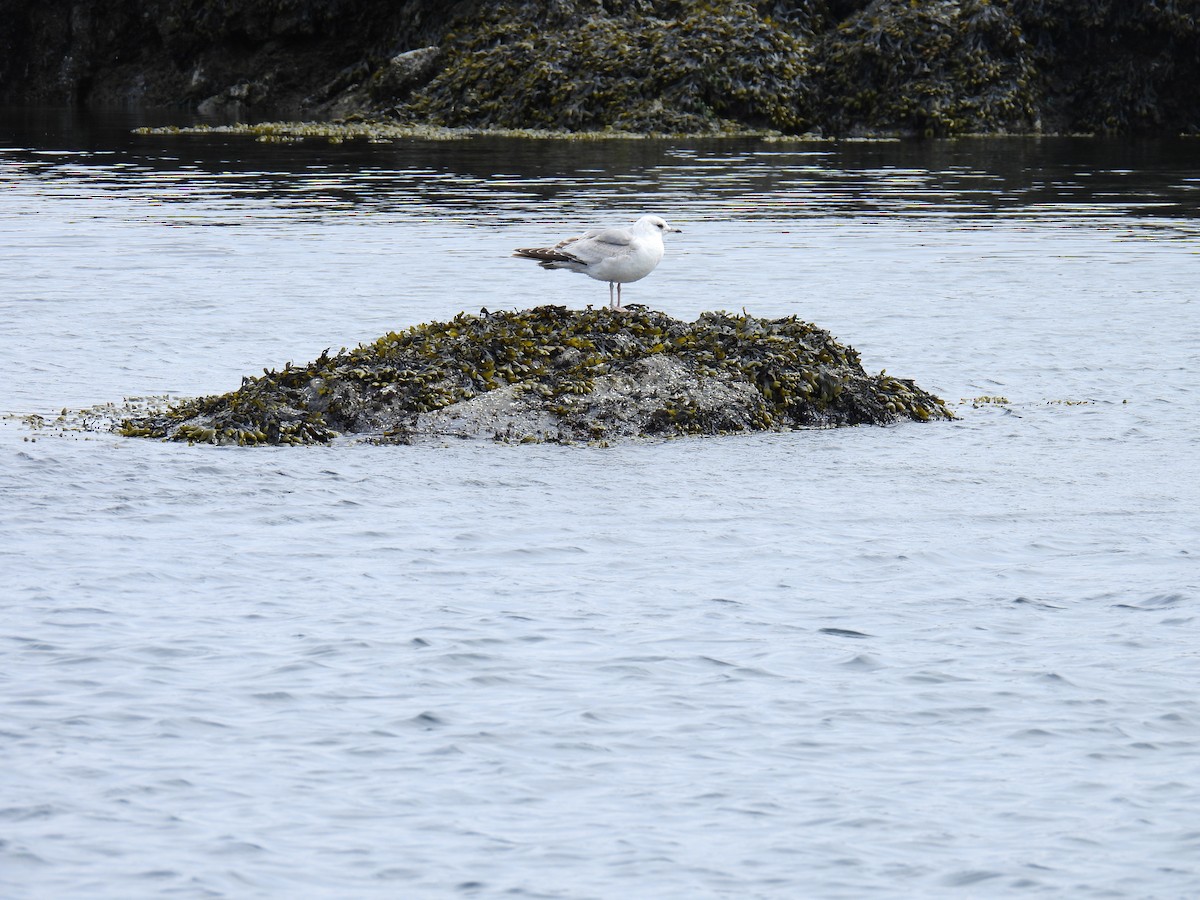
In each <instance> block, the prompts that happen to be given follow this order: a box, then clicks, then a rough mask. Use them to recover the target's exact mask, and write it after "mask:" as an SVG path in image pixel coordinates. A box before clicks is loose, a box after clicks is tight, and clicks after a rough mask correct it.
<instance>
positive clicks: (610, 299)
mask: <svg viewBox="0 0 1200 900" xmlns="http://www.w3.org/2000/svg"><path fill="white" fill-rule="evenodd" d="M612 289H613V283H612V282H611V281H610V282H609V283H608V308H609V309H616V307H615V306H613V290H612Z"/></svg>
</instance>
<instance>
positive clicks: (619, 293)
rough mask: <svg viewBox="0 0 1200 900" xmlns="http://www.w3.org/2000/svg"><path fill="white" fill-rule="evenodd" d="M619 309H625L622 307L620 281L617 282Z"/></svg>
mask: <svg viewBox="0 0 1200 900" xmlns="http://www.w3.org/2000/svg"><path fill="white" fill-rule="evenodd" d="M617 309H624V307H623V306H621V282H619V281H618V282H617Z"/></svg>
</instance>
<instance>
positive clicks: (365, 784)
mask: <svg viewBox="0 0 1200 900" xmlns="http://www.w3.org/2000/svg"><path fill="white" fill-rule="evenodd" d="M147 120H149V121H161V120H159V119H155V118H153V117H142V118H138V117H136V116H129V117H121V116H107V117H101V118H99V119H96V120H93V121H81V120H79V119H77V118H73V117H70V116H67V115H65V114H61V115H60V114H55V113H52V112H51V113H47V112H38V113H21V114H15V113H14V114H9V115H7V116H6V117H5V118H3V120H2V121H3V132H0V137H2V140H0V144H2V146H3V150H0V167H2V168H0V178H2V180H3V182H2V184H0V284H3V286H4V287H3V291H2V293H0V358H2V359H3V360H4V363H5V369H6V372H7V373H8V376H9V377H8V380H7V385H6V387H7V392H6V397H5V399H4V401H3V403H2V404H0V409H2V411H3V412H5V413H11V414H22V415H23V414H27V413H32V412H38V413H43V414H48V415H49V414H55V413H57V412H58V410H59V409H61V408H62V407H81V406H85V405H89V404H93V403H102V402H107V401H114V400H120V399H121V398H122V397H126V396H141V395H151V394H163V393H170V394H174V395H196V394H201V393H210V392H218V391H224V390H227V389H229V388H231V387H235V386H236V385H237V384H238V383H239V382H240V378H241V376H242V375H244V374H252V373H255V372H257V371H259V370H260V369H261V368H262V367H264V366H277V365H281V364H282V363H284V362H286V361H288V360H293V361H297V362H301V361H306V360H309V359H312V358H314V357H315V356H317V355H319V353H320V352H321V350H323V349H324V348H326V347H332V348H333V349H335V350H336V349H337V348H338V347H340V346H353V345H354V344H356V343H357V342H358V341H361V340H370V339H372V338H374V337H376V336H378V335H379V334H382V333H384V332H385V331H388V330H392V329H395V328H399V327H402V326H406V325H409V324H413V323H417V322H421V321H427V320H430V319H442V318H446V317H448V316H451V315H453V314H454V313H456V312H458V311H459V310H462V309H466V310H468V311H471V310H474V309H477V308H478V307H480V306H487V307H488V308H490V309H503V308H522V307H524V306H527V305H530V304H532V303H535V302H552V303H564V304H568V305H571V306H577V307H578V306H582V305H584V304H585V303H588V302H592V303H595V304H600V303H603V302H605V301H606V300H607V290H606V289H605V287H604V285H602V284H599V283H596V282H591V281H589V280H587V279H583V278H579V277H577V276H573V275H570V274H568V273H559V272H556V273H547V272H543V271H541V270H539V269H537V268H536V267H535V266H531V265H527V264H524V263H522V262H521V261H520V260H512V259H509V258H508V257H507V254H508V252H509V251H510V249H511V248H512V247H515V246H523V245H528V244H530V243H537V242H540V241H543V240H548V239H551V238H554V237H557V236H560V235H565V234H570V233H572V231H573V230H575V229H577V228H579V227H582V226H584V225H590V224H593V223H598V222H610V221H611V222H622V221H626V220H629V221H631V220H632V218H633V217H634V216H635V215H636V214H638V213H641V212H657V213H661V214H664V215H666V216H667V217H668V219H669V220H670V221H671V222H672V223H673V224H676V225H679V226H681V227H682V228H684V229H685V232H684V234H682V235H672V238H674V241H673V242H672V243H671V244H670V245H669V247H668V255H667V257H666V259H665V260H664V262H663V264H662V265H661V266H660V267H659V269H658V270H657V271H656V272H655V273H654V274H653V275H652V276H650V278H648V279H646V280H645V281H642V282H639V283H638V284H636V285H632V286H630V288H629V290H628V292H627V294H626V299H627V301H642V302H649V303H651V304H652V305H654V306H655V307H657V308H660V309H663V310H665V311H667V312H670V313H672V314H674V315H677V316H679V317H681V318H692V317H694V316H695V315H696V314H698V313H699V312H700V311H702V310H705V309H720V308H726V309H731V310H737V309H740V308H741V307H742V306H746V307H747V308H748V309H750V311H751V312H753V313H756V314H759V315H770V316H776V315H788V314H793V313H795V314H799V315H801V316H803V317H804V318H807V319H810V320H812V321H815V322H817V323H819V324H821V325H823V326H825V327H828V328H829V329H830V330H831V331H832V332H833V333H834V334H835V335H836V336H838V337H839V338H840V339H841V340H843V341H845V342H847V343H849V344H851V345H853V346H854V347H856V348H857V349H858V350H859V351H860V352H861V353H862V355H863V358H864V364H865V365H866V366H867V368H868V369H871V370H878V369H880V368H885V367H886V368H887V369H888V371H889V372H892V373H893V374H897V375H900V376H902V377H911V378H914V379H916V380H917V382H918V383H919V384H921V385H922V386H923V387H926V388H928V389H930V390H933V391H935V392H936V393H938V394H939V395H941V396H943V397H945V398H946V399H948V400H950V401H951V402H952V404H953V406H954V408H955V410H956V412H957V413H958V415H959V417H960V418H959V420H958V421H956V422H954V423H949V424H936V425H904V426H897V427H893V428H886V429H876V428H860V429H848V430H836V431H815V432H806V433H795V434H787V435H758V436H744V437H732V438H721V439H696V440H679V441H672V442H665V443H649V444H637V445H630V446H621V447H614V448H609V449H601V448H589V447H567V448H561V447H553V446H517V447H509V446H491V445H477V444H473V443H470V444H456V445H451V446H446V447H420V448H403V447H369V446H361V445H354V446H346V445H342V446H334V447H330V448H299V449H286V450H285V449H279V450H276V449H244V450H243V449H238V448H211V447H186V446H179V445H165V444H160V443H156V442H150V441H138V440H125V439H121V438H117V437H114V436H108V435H102V434H68V435H55V434H51V433H48V432H44V431H43V432H37V431H31V430H30V429H29V428H28V427H27V426H25V425H24V424H22V422H21V421H20V420H19V419H16V418H8V419H4V420H0V454H3V458H4V465H3V466H2V467H0V496H2V497H3V504H2V506H0V565H2V567H3V571H4V573H5V575H4V584H5V589H4V595H3V596H4V602H3V604H2V606H0V654H2V657H0V659H2V664H0V685H2V689H0V889H2V891H0V892H2V893H3V894H4V895H5V896H6V897H13V898H45V897H54V898H76V897H79V898H82V897H87V898H99V897H113V898H123V897H131V896H137V897H159V896H162V897H239V898H241V897H318V898H320V897H328V898H334V897H339V898H340V897H347V896H353V897H396V896H405V897H443V896H459V895H462V896H478V897H492V896H528V897H552V898H592V897H603V898H608V897H647V898H651V897H654V898H657V897H730V898H747V897H765V898H775V897H779V898H793V897H830V898H841V897H845V898H863V897H913V896H965V897H993V896H996V897H1005V896H1022V897H1024V896H1030V895H1046V896H1064V895H1067V896H1072V897H1187V896H1194V895H1196V894H1197V893H1200V864H1198V863H1197V862H1196V860H1197V859H1200V853H1198V852H1197V851H1200V826H1198V825H1197V819H1196V812H1195V811H1196V809H1197V808H1198V806H1200V700H1198V699H1197V695H1196V691H1195V683H1196V678H1197V675H1198V674H1200V661H1198V658H1197V652H1196V649H1195V648H1196V646H1197V640H1196V638H1197V624H1198V623H1197V618H1196V611H1195V607H1196V604H1197V602H1198V600H1200V575H1198V573H1197V553H1198V552H1200V551H1198V549H1197V548H1198V547H1200V540H1198V538H1200V534H1198V532H1200V526H1198V524H1197V522H1198V519H1197V516H1196V509H1197V507H1198V506H1200V488H1198V487H1197V485H1200V471H1198V464H1197V462H1196V460H1197V458H1198V457H1200V454H1198V453H1197V450H1198V449H1200V448H1198V447H1197V437H1196V429H1195V425H1194V413H1195V410H1196V404H1195V400H1194V384H1193V381H1194V379H1193V373H1194V371H1195V370H1196V368H1197V364H1198V359H1197V355H1198V351H1197V348H1198V347H1200V315H1198V308H1197V291H1196V285H1197V284H1200V252H1198V242H1197V239H1198V237H1200V173H1198V171H1197V169H1196V168H1195V167H1194V165H1193V163H1192V162H1191V160H1192V159H1194V155H1195V148H1194V146H1193V144H1194V142H1180V143H1175V144H1173V143H1153V144H1106V143H1102V142H1088V141H1073V140H1045V141H1016V140H1013V141H959V142H947V143H934V144H925V145H909V144H845V145H834V144H807V145H805V144H755V143H739V142H727V143H659V142H636V143H615V144H614V143H599V144H570V143H549V142H548V143H537V144H522V143H519V142H505V141H482V140H479V141H469V142H463V143H436V144H433V143H401V144H379V145H366V144H362V145H339V146H323V145H312V144H305V145H300V146H264V145H260V144H255V143H250V142H244V141H238V140H234V139H231V138H219V137H206V138H184V139H179V138H175V139H169V138H134V137H132V136H130V135H129V134H128V131H127V130H128V128H129V127H131V126H132V125H136V124H141V123H143V122H144V121H147ZM982 396H988V397H1003V398H1005V400H1006V402H979V403H977V404H972V403H971V402H970V398H977V397H982ZM964 399H966V401H967V402H961V401H963V400H964Z"/></svg>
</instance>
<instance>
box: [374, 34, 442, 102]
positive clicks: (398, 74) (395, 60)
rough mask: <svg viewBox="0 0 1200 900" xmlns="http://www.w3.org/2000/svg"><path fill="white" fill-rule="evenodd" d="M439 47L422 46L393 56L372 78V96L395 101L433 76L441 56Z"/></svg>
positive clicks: (376, 98) (377, 98)
mask: <svg viewBox="0 0 1200 900" xmlns="http://www.w3.org/2000/svg"><path fill="white" fill-rule="evenodd" d="M441 52H442V51H441V48H439V47H421V48H420V49H419V50H409V51H408V52H406V53H400V54H397V55H396V56H393V57H392V58H391V59H389V60H388V61H387V62H386V63H384V64H383V65H382V66H380V67H379V69H378V70H377V71H376V72H375V74H374V75H373V76H372V78H371V83H370V91H371V97H372V98H373V99H375V100H382V101H394V100H399V99H402V98H403V97H405V96H407V95H408V94H409V93H410V92H411V91H412V89H413V88H415V87H419V86H420V85H423V84H425V83H426V82H428V81H429V79H430V78H432V77H433V73H434V72H435V71H436V69H437V64H438V58H439V57H440V56H441Z"/></svg>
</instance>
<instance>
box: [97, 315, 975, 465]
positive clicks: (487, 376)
mask: <svg viewBox="0 0 1200 900" xmlns="http://www.w3.org/2000/svg"><path fill="white" fill-rule="evenodd" d="M950 418H953V416H952V415H951V413H950V412H949V411H948V410H947V409H946V406H945V404H944V403H943V402H942V401H941V400H940V399H938V398H937V397H935V396H933V395H932V394H929V393H928V392H926V391H924V390H922V389H921V388H919V387H917V386H916V385H915V384H913V383H912V382H911V381H907V380H904V379H899V378H894V377H891V376H889V375H887V374H885V373H880V374H878V375H868V374H867V373H866V372H865V371H864V370H863V368H862V365H861V363H860V361H859V356H858V353H857V352H855V351H854V350H853V349H852V348H850V347H847V346H845V345H842V344H839V343H838V342H837V341H836V340H834V338H833V337H832V336H831V335H830V334H829V332H827V331H824V330H823V329H821V328H818V327H817V326H815V325H812V324H810V323H807V322H803V321H801V320H799V319H797V318H795V317H790V318H784V319H773V320H766V319H757V318H754V317H753V316H748V315H740V316H735V315H729V314H727V313H705V314H703V315H702V316H700V318H699V319H697V320H696V321H695V322H682V321H680V320H678V319H674V318H672V317H671V316H668V315H666V314H664V313H661V312H656V311H652V310H647V309H640V308H638V309H632V310H630V311H626V312H618V311H612V310H609V309H599V310H595V309H590V308H589V309H587V310H582V311H579V310H568V309H566V308H564V307H558V306H542V307H537V308H535V309H529V310H524V311H520V312H497V313H489V312H487V311H481V312H480V314H479V315H467V314H460V315H458V316H456V317H455V318H454V319H452V320H451V321H449V322H434V323H430V324H425V325H418V326H414V327H412V328H410V329H408V330H406V331H403V332H399V333H396V332H392V333H389V334H386V335H384V336H383V337H381V338H379V339H378V340H376V341H374V342H373V343H371V344H364V345H362V346H360V347H358V348H356V349H354V350H349V351H347V350H343V351H341V352H340V353H338V354H337V355H335V356H330V355H329V354H328V352H326V353H323V354H322V355H321V356H320V357H319V358H318V359H316V360H314V361H313V362H311V363H309V364H307V365H303V366H295V365H292V364H290V363H289V364H288V365H287V366H285V367H284V368H283V369H282V370H280V371H265V370H264V372H263V374H262V375H261V376H258V377H254V378H245V379H243V383H242V386H241V387H240V388H238V389H237V390H235V391H231V392H229V393H227V394H222V395H220V396H212V397H204V398H200V399H195V400H188V401H185V402H183V403H181V404H179V405H177V406H174V407H172V408H170V409H168V410H166V411H159V412H153V413H151V414H148V415H145V416H140V417H137V418H130V419H126V420H125V421H123V422H122V423H121V424H120V426H119V427H118V429H117V430H118V431H120V432H121V433H122V434H125V435H128V436H138V437H154V438H162V439H168V440H175V441H188V442H196V443H211V444H239V445H247V444H251V445H253V444H319V443H326V442H329V441H331V440H333V439H335V438H337V437H338V436H340V435H359V436H361V437H363V438H365V439H368V440H371V441H374V442H379V443H402V444H409V443H417V442H426V441H445V440H455V439H483V440H494V441H502V442H514V443H522V442H557V443H572V442H601V443H603V442H609V441H616V440H622V439H628V438H645V437H678V436H683V435H698V434H710V435H712V434H730V433H738V432H747V431H764V430H789V429H795V428H804V427H829V426H838V425H858V424H876V425H885V424H889V423H894V422H899V421H903V420H915V421H929V420H935V419H950Z"/></svg>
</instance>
